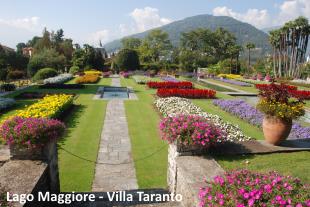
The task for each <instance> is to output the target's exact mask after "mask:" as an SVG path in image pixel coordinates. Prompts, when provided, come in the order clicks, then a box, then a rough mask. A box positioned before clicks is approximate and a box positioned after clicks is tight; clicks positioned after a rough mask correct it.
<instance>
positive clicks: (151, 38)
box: [139, 29, 172, 62]
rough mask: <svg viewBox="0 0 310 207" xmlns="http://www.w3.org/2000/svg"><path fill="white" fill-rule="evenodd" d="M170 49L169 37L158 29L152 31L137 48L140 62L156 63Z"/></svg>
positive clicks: (163, 57)
mask: <svg viewBox="0 0 310 207" xmlns="http://www.w3.org/2000/svg"><path fill="white" fill-rule="evenodd" d="M170 49H172V45H171V42H170V40H169V35H168V34H167V33H166V32H163V31H162V30H159V29H154V30H152V31H151V32H150V33H149V34H148V35H147V36H146V38H145V39H144V40H143V42H142V44H141V46H140V47H139V53H140V57H141V62H158V61H159V60H160V58H162V59H165V57H166V56H167V55H168V52H169V50H170Z"/></svg>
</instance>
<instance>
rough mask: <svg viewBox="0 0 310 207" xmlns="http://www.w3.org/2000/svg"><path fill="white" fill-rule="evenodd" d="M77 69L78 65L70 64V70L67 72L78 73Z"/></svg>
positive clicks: (78, 69)
mask: <svg viewBox="0 0 310 207" xmlns="http://www.w3.org/2000/svg"><path fill="white" fill-rule="evenodd" d="M79 71H80V68H79V66H72V67H71V68H70V70H69V73H71V74H76V73H78V72H79Z"/></svg>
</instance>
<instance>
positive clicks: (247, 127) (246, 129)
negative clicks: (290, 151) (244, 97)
mask: <svg viewBox="0 0 310 207" xmlns="http://www.w3.org/2000/svg"><path fill="white" fill-rule="evenodd" d="M193 102H194V103H195V104H196V105H197V106H199V107H201V108H202V109H203V110H204V111H206V112H208V113H211V114H214V115H219V116H220V117H221V118H222V119H223V120H225V121H228V122H230V123H232V124H237V125H238V126H239V127H240V129H241V130H242V131H243V133H244V134H245V135H247V136H250V137H253V138H255V139H258V140H260V139H264V135H263V132H262V130H261V129H259V128H257V127H255V126H253V125H251V124H249V123H247V122H246V121H244V120H242V119H239V118H238V117H236V116H234V115H231V114H229V113H228V112H226V111H224V110H222V109H220V108H218V107H217V106H214V105H213V103H212V100H197V99H196V100H193Z"/></svg>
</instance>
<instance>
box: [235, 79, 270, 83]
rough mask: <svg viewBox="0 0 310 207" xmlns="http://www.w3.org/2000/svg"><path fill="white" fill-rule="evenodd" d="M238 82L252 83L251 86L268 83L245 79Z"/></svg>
mask: <svg viewBox="0 0 310 207" xmlns="http://www.w3.org/2000/svg"><path fill="white" fill-rule="evenodd" d="M235 80H236V81H240V82H245V83H250V84H267V82H268V81H260V80H253V79H245V78H236V79H235Z"/></svg>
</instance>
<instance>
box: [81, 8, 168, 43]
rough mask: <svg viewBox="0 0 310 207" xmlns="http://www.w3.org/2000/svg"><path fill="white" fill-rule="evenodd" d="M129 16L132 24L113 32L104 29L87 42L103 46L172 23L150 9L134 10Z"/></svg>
mask: <svg viewBox="0 0 310 207" xmlns="http://www.w3.org/2000/svg"><path fill="white" fill-rule="evenodd" d="M129 16H130V17H131V18H132V22H130V23H129V24H128V25H126V24H120V25H119V27H118V28H117V29H116V30H113V31H111V30H107V29H104V30H100V31H97V32H94V33H92V34H90V35H89V37H88V41H87V42H88V43H89V44H91V45H96V46H97V45H99V41H100V40H101V42H102V44H105V43H107V42H109V41H112V40H114V39H117V38H121V37H124V36H128V35H131V34H135V33H138V32H143V31H146V30H149V29H153V28H156V27H160V26H162V25H165V24H168V23H170V22H172V21H171V20H170V19H168V18H164V17H161V16H160V15H159V11H158V9H156V8H152V7H145V8H142V9H139V8H136V9H134V10H133V11H132V12H130V14H129Z"/></svg>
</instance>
